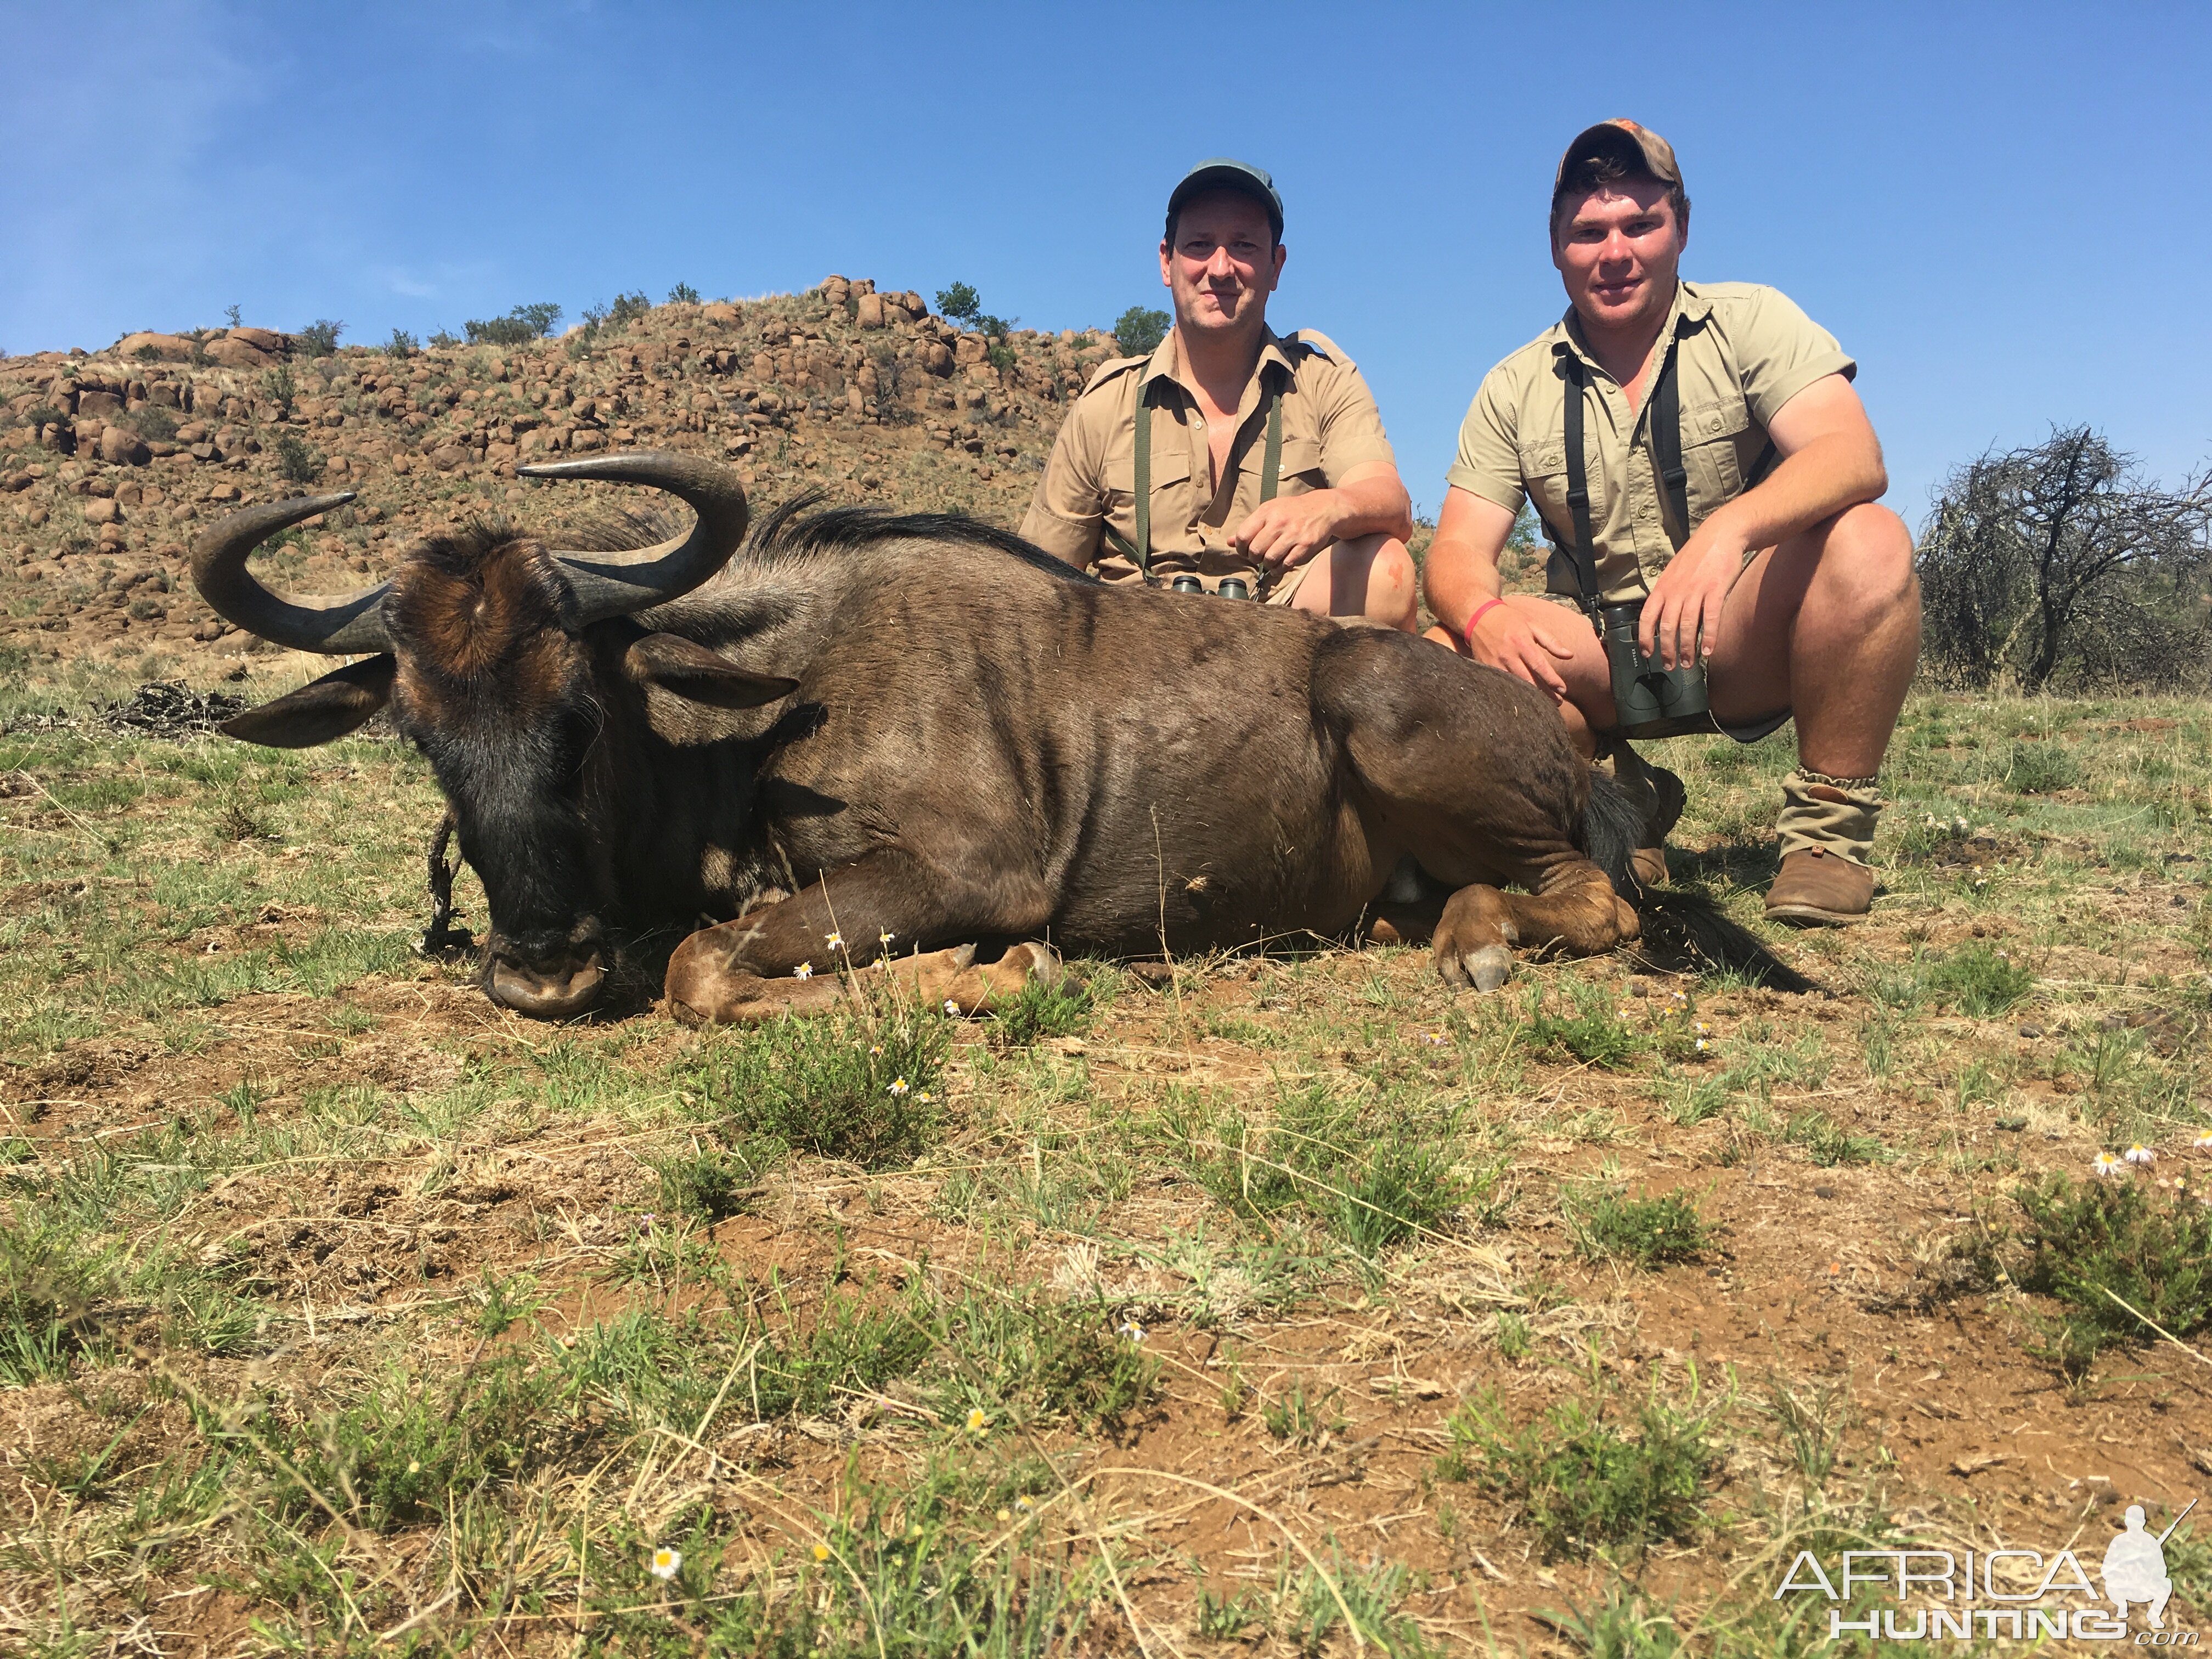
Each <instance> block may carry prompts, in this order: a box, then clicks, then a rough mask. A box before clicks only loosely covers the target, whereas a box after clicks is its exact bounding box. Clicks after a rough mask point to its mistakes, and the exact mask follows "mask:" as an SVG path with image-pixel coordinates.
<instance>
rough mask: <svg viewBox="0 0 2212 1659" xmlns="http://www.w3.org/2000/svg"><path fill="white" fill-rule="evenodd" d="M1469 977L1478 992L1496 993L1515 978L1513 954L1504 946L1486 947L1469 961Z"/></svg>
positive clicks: (1469, 958)
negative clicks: (1500, 987) (1506, 982)
mask: <svg viewBox="0 0 2212 1659" xmlns="http://www.w3.org/2000/svg"><path fill="white" fill-rule="evenodd" d="M1467 976H1468V978H1469V979H1470V980H1472V981H1474V988H1475V989H1476V990H1478V991H1495V990H1496V989H1497V988H1498V987H1499V986H1501V985H1503V984H1504V983H1505V981H1507V980H1509V979H1510V978H1512V977H1513V952H1511V951H1509V950H1507V949H1506V948H1505V947H1504V945H1484V946H1483V947H1482V949H1480V951H1476V952H1475V953H1474V955H1472V956H1470V957H1468V959H1467Z"/></svg>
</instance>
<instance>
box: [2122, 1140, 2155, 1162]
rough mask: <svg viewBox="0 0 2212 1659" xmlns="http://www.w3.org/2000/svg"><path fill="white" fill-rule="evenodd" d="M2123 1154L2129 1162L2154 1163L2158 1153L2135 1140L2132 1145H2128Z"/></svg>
mask: <svg viewBox="0 0 2212 1659" xmlns="http://www.w3.org/2000/svg"><path fill="white" fill-rule="evenodd" d="M2124 1156H2125V1157H2126V1158H2127V1160H2128V1162H2129V1163H2130V1164H2155V1163H2157V1162H2158V1154H2157V1153H2156V1152H2153V1151H2151V1149H2150V1148H2149V1147H2148V1146H2144V1145H2143V1144H2142V1142H2141V1141H2140V1140H2138V1141H2137V1142H2136V1144H2135V1145H2134V1146H2130V1147H2129V1148H2128V1150H2127V1152H2126V1153H2125V1155H2124Z"/></svg>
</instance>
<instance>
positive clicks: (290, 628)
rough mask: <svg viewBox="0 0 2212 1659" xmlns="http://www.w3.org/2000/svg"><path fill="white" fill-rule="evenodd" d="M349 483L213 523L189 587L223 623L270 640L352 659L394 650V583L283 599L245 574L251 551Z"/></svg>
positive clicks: (321, 508)
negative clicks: (386, 609)
mask: <svg viewBox="0 0 2212 1659" xmlns="http://www.w3.org/2000/svg"><path fill="white" fill-rule="evenodd" d="M353 497H354V492H353V491H352V490H350V489H349V490H345V491H343V492H341V493H340V494H338V495H309V496H307V497H305V498H303V499H301V500H299V501H276V502H274V503H272V504H271V505H270V506H268V507H246V508H245V509H244V510H242V511H240V512H237V513H231V514H230V515H229V516H228V518H224V519H221V520H217V521H216V523H214V524H212V525H210V526H208V527H207V529H206V530H204V531H203V532H201V533H200V535H199V536H198V537H197V538H196V539H195V540H194V541H193V543H192V585H193V586H195V587H197V588H198V589H199V591H200V597H201V598H202V599H205V600H206V601H207V602H208V604H209V605H212V606H213V607H214V608H215V611H216V614H217V615H218V616H220V617H222V618H223V620H225V621H226V622H228V623H233V624H234V625H235V626H237V627H240V628H242V629H246V632H247V633H249V634H258V635H260V636H261V637H262V638H263V639H264V640H267V641H269V642H270V644H271V645H282V646H286V647H289V648H290V649H292V650H294V651H316V652H320V653H322V654H323V655H325V656H326V657H349V656H355V655H358V654H361V653H366V652H371V651H386V650H389V649H390V648H391V646H392V640H391V636H390V635H387V634H386V632H385V628H384V615H383V611H382V610H381V608H380V607H381V606H382V605H383V603H384V595H385V592H386V589H388V588H389V587H390V586H392V584H391V583H389V582H380V583H378V584H377V585H376V586H374V587H365V588H363V589H362V591H361V592H358V593H348V594H345V595H343V596H342V597H338V598H332V599H321V598H313V599H286V598H285V597H284V596H283V594H281V593H272V592H270V590H269V589H267V588H266V587H264V586H262V585H261V583H260V582H259V580H257V579H256V578H254V577H253V576H251V575H249V574H246V556H248V555H249V554H251V553H252V551H253V550H254V549H255V548H256V547H258V546H259V545H260V544H262V543H263V542H264V541H265V540H267V539H268V538H270V537H271V536H273V535H275V534H276V532H278V531H280V530H283V529H287V528H289V526H293V525H295V524H297V523H299V522H300V520H302V519H312V518H313V517H314V516H315V514H316V513H327V512H329V511H330V510H331V508H332V507H343V506H344V505H345V504H346V503H347V502H348V501H351V500H352V499H353Z"/></svg>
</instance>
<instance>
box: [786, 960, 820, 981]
mask: <svg viewBox="0 0 2212 1659" xmlns="http://www.w3.org/2000/svg"><path fill="white" fill-rule="evenodd" d="M791 976H792V978H793V979H812V978H813V977H814V964H813V963H811V962H802V963H799V966H798V967H796V968H794V969H792V970H791Z"/></svg>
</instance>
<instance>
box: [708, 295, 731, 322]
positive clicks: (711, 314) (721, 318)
mask: <svg viewBox="0 0 2212 1659" xmlns="http://www.w3.org/2000/svg"><path fill="white" fill-rule="evenodd" d="M699 315H700V316H701V317H702V318H703V319H706V320H707V321H708V322H710V323H734V322H736V321H737V320H738V308H737V307H735V306H733V305H732V304H731V303H730V302H729V301H727V300H717V301H714V304H712V305H709V306H702V307H700V309H699Z"/></svg>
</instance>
